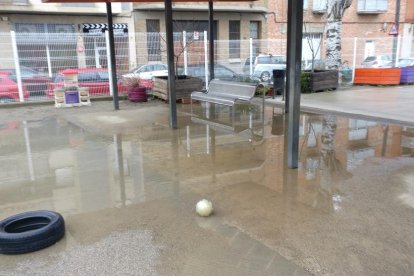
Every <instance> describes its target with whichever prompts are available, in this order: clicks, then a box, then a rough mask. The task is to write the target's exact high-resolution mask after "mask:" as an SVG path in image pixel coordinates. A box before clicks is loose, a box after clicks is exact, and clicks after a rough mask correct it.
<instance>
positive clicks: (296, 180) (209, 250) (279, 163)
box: [0, 108, 414, 275]
mask: <svg viewBox="0 0 414 276" xmlns="http://www.w3.org/2000/svg"><path fill="white" fill-rule="evenodd" d="M181 111H182V113H180V116H179V129H177V130H171V129H170V128H169V127H168V124H166V122H165V120H163V121H162V122H160V121H157V120H158V119H157V118H158V117H157V118H155V119H154V120H153V121H151V120H146V121H145V120H144V121H143V122H144V123H142V124H140V125H138V126H137V125H132V126H131V127H129V128H128V121H126V120H127V119H125V118H127V116H125V114H124V115H123V117H122V118H121V119H122V120H118V119H114V118H115V117H113V116H110V115H108V116H106V115H102V114H99V115H97V116H96V117H93V115H91V114H89V115H88V116H91V122H93V123H91V124H88V123H87V119H85V118H83V120H82V121H81V123H79V122H80V121H76V124H74V123H73V122H70V121H66V120H62V119H61V118H55V117H53V118H46V119H44V120H41V121H33V122H31V121H25V122H20V121H13V122H7V123H3V124H1V127H0V146H1V147H0V154H1V156H2V158H1V160H0V166H1V167H2V170H1V171H0V202H1V205H0V215H1V217H5V216H8V215H11V214H14V213H17V212H21V211H26V210H33V209H53V210H56V211H58V212H61V213H62V214H64V216H65V217H67V218H69V219H70V218H71V217H73V216H81V217H82V215H83V214H85V217H84V218H82V219H81V221H87V220H88V219H89V215H86V214H91V213H94V212H98V215H97V216H98V217H99V218H101V219H102V220H97V221H96V224H94V226H96V227H98V228H99V227H100V225H101V224H102V223H104V220H105V217H106V215H105V213H106V212H107V211H108V210H119V211H120V213H117V215H115V214H111V213H109V214H108V215H107V216H108V217H109V218H114V219H115V218H116V217H118V216H119V217H121V218H124V219H125V221H119V220H118V221H117V222H118V223H119V224H120V225H121V226H120V227H119V228H116V231H127V230H130V229H135V230H142V229H148V230H149V231H151V232H152V233H153V235H154V243H155V244H157V243H158V244H159V245H160V246H161V247H162V246H166V247H164V248H167V249H166V250H165V251H162V250H161V251H160V256H159V258H160V262H161V263H162V264H163V266H165V267H174V268H175V269H177V270H178V269H179V262H180V261H183V262H185V260H191V261H189V264H192V265H195V267H196V269H200V268H205V267H206V264H209V266H211V265H212V264H213V263H216V262H218V264H217V266H216V268H217V267H218V268H223V269H225V270H223V271H229V272H231V271H233V272H234V271H244V272H246V271H247V272H248V271H250V272H251V271H253V270H254V271H256V272H257V271H260V272H263V273H264V275H266V273H269V274H272V273H271V272H275V271H277V270H278V269H279V270H283V267H284V268H286V267H289V271H294V270H296V269H299V267H304V268H305V269H306V270H308V271H310V272H312V273H316V274H325V273H327V274H332V273H333V274H335V273H344V272H345V273H349V274H361V273H362V274H367V273H368V274H371V273H376V272H378V273H380V274H382V273H383V272H384V271H387V272H390V273H396V274H404V273H405V272H408V271H410V269H413V268H414V263H413V261H412V260H411V257H410V256H411V255H412V253H413V248H412V244H414V241H413V235H412V234H414V233H413V229H412V227H410V225H411V226H412V225H413V224H412V223H414V222H413V216H412V207H413V206H414V205H413V198H414V192H413V189H412V181H411V180H412V174H410V172H412V171H413V170H414V169H413V168H414V159H413V158H412V157H413V156H414V129H413V128H410V127H405V126H398V125H389V124H383V123H380V122H370V121H365V120H358V119H351V118H345V117H340V116H332V115H315V114H302V115H301V119H300V120H301V121H300V129H299V135H300V141H299V145H300V158H299V168H298V170H290V169H288V168H287V167H286V162H285V156H286V153H285V152H286V151H285V135H284V133H285V129H286V122H285V118H284V116H283V115H282V113H281V111H280V110H278V109H273V108H267V109H266V110H265V113H264V115H263V113H262V110H253V115H252V114H250V113H249V110H247V111H246V110H244V109H242V110H241V111H240V112H239V113H238V114H237V113H236V120H235V121H233V122H231V121H230V119H231V114H230V112H229V111H226V110H215V111H213V113H210V114H211V115H214V112H215V113H216V114H215V115H216V116H210V118H209V119H207V120H206V119H205V118H204V119H203V120H200V118H199V117H197V118H194V117H193V118H192V117H191V116H189V115H188V113H186V111H188V110H187V109H186V108H184V109H183V110H181ZM162 112H164V111H162ZM162 112H160V113H162ZM164 114H165V115H166V113H165V112H164ZM158 115H159V114H158ZM212 117H213V119H212ZM117 118H118V117H117ZM97 121H100V123H101V124H102V125H99V126H96V129H97V130H96V129H95V128H94V124H96V122H97ZM118 123H120V124H123V125H124V127H126V128H125V129H117V130H119V132H118V133H108V132H107V130H109V129H111V125H112V124H118ZM102 129H104V130H105V133H103V132H102ZM95 130H96V131H95ZM390 183H391V184H392V185H391V184H390ZM202 197H208V198H210V199H212V200H213V203H214V204H215V212H216V213H215V215H214V216H215V217H214V219H215V220H214V224H213V226H208V225H207V226H206V225H205V222H206V221H207V220H198V219H197V220H195V218H194V212H193V208H194V206H193V205H194V204H195V202H197V200H198V199H199V198H202ZM155 203H157V204H158V205H155ZM163 204H167V205H168V206H169V207H168V208H165V209H163V208H162V207H163ZM152 205H154V206H152ZM147 206H151V208H149V207H147ZM156 206H158V207H156ZM128 208H132V209H133V210H135V209H136V210H138V209H142V210H141V211H139V216H137V217H136V219H137V220H140V219H142V221H143V223H144V224H138V225H136V224H135V223H136V222H129V221H128V218H126V217H125V214H123V212H124V211H125V210H126V209H128ZM157 208H159V209H160V210H162V211H163V212H165V214H164V215H160V214H158V213H157V212H158V211H157V210H158V209H157ZM103 211H104V212H103ZM111 212H112V211H111ZM125 212H126V211H125ZM128 214H130V215H131V216H133V213H130V212H129V213H128ZM166 214H168V216H167V215H166ZM150 215H152V216H150ZM180 222H181V225H180ZM407 222H408V223H407ZM175 223H178V224H179V225H178V226H175V228H174V229H173V230H171V231H168V230H165V231H166V232H167V234H165V233H164V232H163V231H164V230H163V229H167V228H168V227H170V226H171V225H172V224H175ZM410 223H411V224H410ZM189 225H191V227H190V226H189ZM223 225H227V226H226V227H224V226H223ZM387 225H388V226H387ZM390 225H392V226H390ZM185 227H189V229H192V230H194V231H186V230H185V229H184V228H185ZM227 227H230V228H229V229H235V231H233V232H234V233H233V234H234V235H236V234H237V233H238V234H237V235H238V237H241V238H240V241H239V242H237V243H234V244H233V245H232V246H228V247H226V249H225V250H224V252H223V254H224V255H225V254H226V252H227V253H228V256H230V257H229V261H228V263H227V264H226V262H225V261H224V260H222V261H220V260H217V259H216V258H215V257H214V256H215V255H217V254H218V252H219V251H220V244H221V243H222V242H223V239H224V240H226V242H228V243H229V244H231V243H230V242H229V241H230V240H231V237H227V236H226V233H227V231H228V228H227ZM201 229H202V230H201ZM217 229H219V230H217ZM70 231H71V232H70V235H75V234H74V233H76V231H77V230H76V229H73V228H72V229H70ZM145 231H146V230H145ZM197 231H201V232H200V233H197ZM194 232H195V233H194ZM230 232H232V231H230ZM111 233H113V231H108V233H106V234H105V235H103V237H102V238H103V239H105V237H108V236H109V237H110V235H111ZM126 233H128V232H126ZM181 233H185V234H186V235H187V237H188V239H187V240H185V239H183V238H182V237H179V236H180V235H181ZM235 233H236V234H235ZM237 235H236V236H237ZM206 237H210V238H211V246H208V245H206V244H204V243H203V244H202V245H201V244H200V241H199V240H198V239H204V238H206ZM90 238H91V239H92V240H93V239H94V236H93V235H91V236H90ZM120 239H121V238H120ZM174 239H176V240H177V244H176V245H172V244H171V240H174ZM75 240H76V243H75V244H78V243H79V244H80V246H82V244H83V243H87V240H80V241H79V239H76V238H75ZM243 241H244V242H253V243H254V244H256V245H255V248H256V249H251V250H253V251H252V252H256V251H257V252H256V253H254V254H253V253H252V252H250V253H249V252H245V253H246V254H243V255H242V257H243V258H242V259H243V260H245V261H246V262H245V263H243V262H241V263H240V262H236V259H237V256H238V257H240V256H239V255H237V254H235V253H234V252H235V251H234V248H236V247H237V246H240V244H241V243H242V242H243ZM95 242H96V243H95V245H94V246H93V248H99V246H100V245H101V244H102V242H103V241H102V240H101V241H98V240H97V241H95ZM115 242H117V241H115ZM191 243H193V244H194V246H196V247H197V246H199V250H198V251H197V253H196V254H195V255H193V254H190V253H189V252H191V250H190V247H191ZM73 246H74V245H70V246H68V247H67V248H66V249H62V252H61V253H62V254H69V255H70V254H72V253H71V252H72V251H70V248H73ZM157 246H158V245H157ZM169 246H170V247H169ZM174 246H176V248H175V249H176V250H177V252H179V254H181V253H182V256H180V257H179V258H177V260H173V259H171V258H169V256H168V254H169V253H171V252H172V251H169V249H171V248H173V247H174ZM168 248H169V249H168ZM257 248H259V249H257ZM91 250H92V249H91ZM255 250H256V251H255ZM382 250H385V251H387V253H386V255H387V260H388V261H383V258H385V256H384V255H383V254H382V253H379V252H383V251H382ZM247 251H248V249H247ZM385 251H384V252H385ZM364 252H365V253H364ZM260 254H262V255H263V256H265V257H263V258H261V260H260V262H259V263H260V265H254V261H253V259H252V258H251V257H246V256H254V255H256V256H258V255H260ZM41 256H42V255H41ZM206 256H207V257H206ZM219 256H223V255H219ZM269 256H272V257H271V258H270V259H269V258H268V257H269ZM96 258H98V257H96ZM202 258H207V259H206V260H202ZM223 258H224V257H223ZM272 258H273V259H272ZM275 259H276V260H277V261H272V260H275ZM7 262H10V259H8V260H7ZM220 262H221V263H220ZM278 262H279V264H280V263H281V262H286V264H285V265H282V266H280V265H279V266H278V265H277V264H278ZM249 264H250V265H251V266H249ZM338 264H340V265H338ZM374 264H379V265H377V266H375V265H374ZM20 265H24V263H23V264H20ZM192 265H188V266H186V269H187V270H185V271H186V272H188V273H187V274H186V275H190V274H189V271H191V272H194V269H195V268H194V267H192ZM41 266H43V265H41ZM157 269H158V270H159V271H160V269H161V268H159V267H158V268H157ZM252 269H253V270H252ZM269 269H270V270H269ZM161 270H162V269H161ZM299 270H300V269H299ZM183 271H184V270H180V271H179V272H183ZM210 271H212V272H213V271H215V270H214V269H213V268H211V270H210ZM164 272H166V271H164ZM174 272H177V271H174V270H172V272H170V273H171V274H174ZM247 272H246V273H247ZM302 272H303V271H302ZM302 272H301V273H302ZM303 273H304V272H303ZM167 274H168V271H167ZM229 274H232V273H229ZM247 274H248V273H247ZM164 275H165V274H164ZM182 275H185V273H184V274H182ZM192 275H194V274H192ZM239 275H242V274H239Z"/></svg>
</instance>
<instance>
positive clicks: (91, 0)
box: [42, 0, 256, 3]
mask: <svg viewBox="0 0 414 276" xmlns="http://www.w3.org/2000/svg"><path fill="white" fill-rule="evenodd" d="M210 1H211V0H210ZM210 1H209V0H191V1H187V0H174V1H172V2H187V3H198V2H210ZM212 1H213V2H215V3H219V2H235V3H237V2H254V1H256V0H238V1H234V0H212ZM42 2H43V3H116V2H125V0H84V1H83V0H42ZM128 2H133V3H152V2H164V1H163V0H130V1H128Z"/></svg>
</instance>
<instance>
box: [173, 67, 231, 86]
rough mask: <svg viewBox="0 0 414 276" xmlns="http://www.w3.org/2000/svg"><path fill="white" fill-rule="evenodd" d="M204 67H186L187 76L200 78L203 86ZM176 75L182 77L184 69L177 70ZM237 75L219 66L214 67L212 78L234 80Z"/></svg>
mask: <svg viewBox="0 0 414 276" xmlns="http://www.w3.org/2000/svg"><path fill="white" fill-rule="evenodd" d="M205 72H206V71H205V66H204V64H197V65H190V66H188V67H187V75H188V76H192V77H197V78H200V79H201V80H202V81H203V85H204V84H205V78H206V77H205ZM177 74H179V75H184V68H182V67H180V68H178V69H177ZM236 77H237V74H236V72H234V71H233V70H231V69H230V68H228V67H226V66H224V65H221V64H215V65H214V78H215V79H220V80H234V79H236Z"/></svg>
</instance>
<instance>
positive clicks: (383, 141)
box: [381, 125, 389, 157]
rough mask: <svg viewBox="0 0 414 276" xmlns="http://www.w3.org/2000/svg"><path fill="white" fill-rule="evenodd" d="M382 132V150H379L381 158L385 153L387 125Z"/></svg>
mask: <svg viewBox="0 0 414 276" xmlns="http://www.w3.org/2000/svg"><path fill="white" fill-rule="evenodd" d="M383 130H384V135H383V137H382V149H381V156H382V157H384V156H385V153H386V152H387V142H388V130H389V125H386V126H385V128H383Z"/></svg>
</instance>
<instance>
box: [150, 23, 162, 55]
mask: <svg viewBox="0 0 414 276" xmlns="http://www.w3.org/2000/svg"><path fill="white" fill-rule="evenodd" d="M146 25H147V53H148V61H161V37H160V20H158V19H147V21H146Z"/></svg>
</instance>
